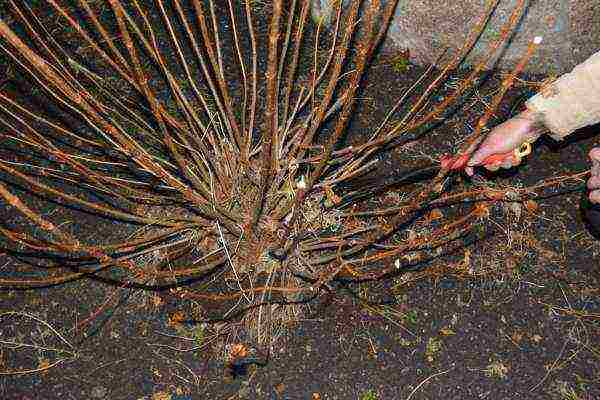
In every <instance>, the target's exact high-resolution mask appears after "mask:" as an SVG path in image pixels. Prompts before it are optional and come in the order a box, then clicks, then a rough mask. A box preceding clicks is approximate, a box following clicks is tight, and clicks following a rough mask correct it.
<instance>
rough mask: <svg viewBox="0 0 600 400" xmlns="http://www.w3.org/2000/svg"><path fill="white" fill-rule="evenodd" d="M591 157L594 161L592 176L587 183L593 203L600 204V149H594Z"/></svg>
mask: <svg viewBox="0 0 600 400" xmlns="http://www.w3.org/2000/svg"><path fill="white" fill-rule="evenodd" d="M589 156H590V159H591V160H592V176H591V177H590V179H589V180H588V182H587V187H588V189H590V190H591V192H590V194H589V198H590V201H591V202H592V203H596V204H600V147H594V148H593V149H592V150H591V151H590V154H589Z"/></svg>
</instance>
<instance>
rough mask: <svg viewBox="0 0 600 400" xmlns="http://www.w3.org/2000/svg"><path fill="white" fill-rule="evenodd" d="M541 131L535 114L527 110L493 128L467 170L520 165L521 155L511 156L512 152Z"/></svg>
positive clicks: (470, 172)
mask: <svg viewBox="0 0 600 400" xmlns="http://www.w3.org/2000/svg"><path fill="white" fill-rule="evenodd" d="M541 133H542V129H540V127H539V125H538V124H537V122H536V119H535V116H534V115H533V113H532V112H531V111H528V110H526V111H524V112H522V113H521V114H519V115H517V116H515V117H513V118H511V119H509V120H508V121H505V122H503V123H502V124H500V125H498V126H496V127H495V128H494V129H492V131H491V132H490V133H489V134H488V135H487V137H486V138H485V139H484V141H483V143H482V144H481V145H480V146H479V148H478V149H477V151H475V153H474V154H473V155H472V156H471V158H470V159H469V162H468V163H467V168H466V170H465V171H466V172H467V174H469V175H473V167H475V166H479V165H481V166H484V167H485V168H487V169H489V170H490V171H496V170H498V169H499V168H511V167H513V166H515V165H518V164H519V163H520V162H521V159H520V157H511V156H510V155H511V153H512V152H513V151H514V150H515V149H518V148H519V147H520V146H521V145H522V144H523V143H525V142H528V143H532V142H534V141H535V140H536V139H537V138H538V137H539V136H540V135H541ZM505 154H506V155H507V156H506V157H496V158H497V160H493V159H494V157H493V156H496V155H498V156H501V155H505ZM490 160H492V161H490Z"/></svg>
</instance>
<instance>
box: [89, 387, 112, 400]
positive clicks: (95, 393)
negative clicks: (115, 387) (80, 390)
mask: <svg viewBox="0 0 600 400" xmlns="http://www.w3.org/2000/svg"><path fill="white" fill-rule="evenodd" d="M107 394H108V389H107V388H105V387H104V386H96V387H94V388H93V389H92V393H90V395H91V396H92V397H93V398H95V399H103V398H104V397H106V395H107Z"/></svg>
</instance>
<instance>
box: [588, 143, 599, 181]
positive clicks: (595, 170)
mask: <svg viewBox="0 0 600 400" xmlns="http://www.w3.org/2000/svg"><path fill="white" fill-rule="evenodd" d="M589 156H590V159H591V160H592V176H600V147H594V148H593V149H592V150H591V151H590V154H589Z"/></svg>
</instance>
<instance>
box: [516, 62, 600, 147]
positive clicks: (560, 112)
mask: <svg viewBox="0 0 600 400" xmlns="http://www.w3.org/2000/svg"><path fill="white" fill-rule="evenodd" d="M527 108H528V109H529V110H531V111H533V112H534V113H535V114H536V118H539V119H540V122H541V123H542V124H544V126H545V127H546V128H547V129H548V130H549V131H550V136H551V137H552V138H554V139H555V140H561V139H563V138H564V137H565V136H567V135H569V134H570V133H572V132H573V131H575V130H576V129H579V128H582V127H584V126H587V125H592V124H595V123H597V122H600V51H599V52H597V53H595V54H593V55H592V56H591V57H590V58H588V59H587V60H585V61H584V62H583V63H581V64H579V65H578V66H576V67H575V68H574V69H573V71H571V72H569V73H568V74H564V75H562V76H561V77H560V78H558V79H557V80H556V81H554V82H553V83H552V84H551V85H550V86H548V87H546V88H544V89H543V90H542V91H540V93H538V94H536V95H535V96H533V97H532V98H531V99H529V100H528V101H527Z"/></svg>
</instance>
